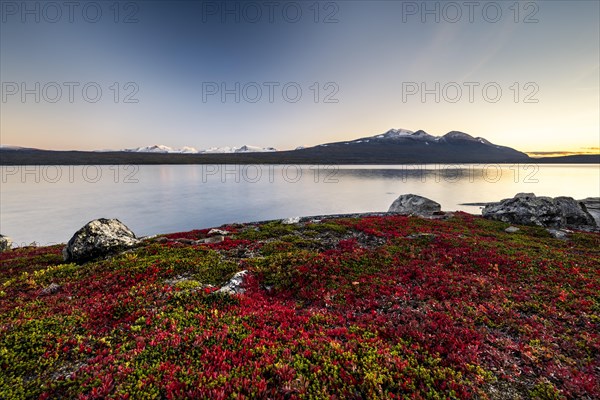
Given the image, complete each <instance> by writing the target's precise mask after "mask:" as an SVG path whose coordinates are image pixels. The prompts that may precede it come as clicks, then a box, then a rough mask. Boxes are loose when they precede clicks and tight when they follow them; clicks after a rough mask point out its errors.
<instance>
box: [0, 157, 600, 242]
mask: <svg viewBox="0 0 600 400" xmlns="http://www.w3.org/2000/svg"><path fill="white" fill-rule="evenodd" d="M0 172H1V174H2V176H1V179H2V181H1V182H2V185H1V191H0V217H1V218H0V232H1V233H2V234H5V235H8V236H11V237H12V238H13V239H14V241H15V243H19V244H28V243H30V242H32V241H37V242H38V243H40V244H47V243H53V242H64V241H66V240H68V239H69V237H70V236H71V235H72V234H73V232H75V231H76V230H77V229H78V228H80V227H81V226H82V225H83V224H85V223H86V222H88V221H90V220H92V219H94V218H99V217H114V218H119V219H121V220H122V221H123V222H124V223H125V224H126V225H128V226H129V227H130V228H131V229H133V230H134V232H136V233H137V234H138V235H149V234H155V233H166V232H174V231H183V230H190V229H196V228H201V227H210V226H218V225H221V224H224V223H229V222H235V221H239V222H249V221H254V220H265V219H275V218H286V217H290V216H296V215H320V214H334V213H354V212H369V211H386V210H387V209H388V207H389V205H390V204H391V203H392V202H393V200H394V199H395V198H396V197H397V196H399V195H400V194H403V193H415V194H419V195H422V196H425V197H429V198H431V199H434V200H436V201H437V202H439V203H440V204H442V208H443V209H445V210H463V211H467V212H472V213H478V212H479V211H480V208H479V207H477V206H466V205H462V204H463V203H472V202H488V201H497V200H499V199H502V198H506V197H512V196H513V195H514V194H515V193H518V192H534V193H536V194H538V195H548V196H560V195H567V196H572V197H575V198H585V197H598V196H600V169H599V166H598V165H540V166H539V167H538V166H535V165H525V164H521V165H498V164H490V165H475V164H473V165H471V164H463V165H407V166H398V165H383V166H375V165H366V166H325V165H319V166H316V165H313V166H298V165H288V166H269V165H246V166H234V165H228V166H223V165H221V166H219V165H146V166H83V167H81V166H62V167H61V168H60V171H59V169H57V167H45V166H35V167H34V166H28V167H0Z"/></svg>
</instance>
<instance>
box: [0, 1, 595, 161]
mask: <svg viewBox="0 0 600 400" xmlns="http://www.w3.org/2000/svg"><path fill="white" fill-rule="evenodd" d="M1 3H2V7H1V8H0V11H1V12H2V14H1V19H0V21H1V29H0V78H1V81H2V84H3V93H2V95H3V98H2V102H1V103H0V107H1V121H0V128H1V131H0V133H1V136H0V143H1V144H4V145H20V146H28V147H39V148H48V149H83V150H92V149H121V148H128V147H137V146H143V145H151V144H165V145H168V146H172V147H181V146H193V147H196V148H199V149H200V148H208V147H212V146H240V145H242V144H250V145H258V146H274V147H276V148H279V149H289V148H295V147H296V146H300V145H315V144H319V143H325V142H332V141H338V140H346V139H354V138H358V137H363V136H370V135H375V134H378V133H381V132H384V131H386V130H388V129H390V128H406V129H411V130H417V129H424V130H426V131H427V132H429V133H431V134H434V135H442V134H444V133H446V132H448V131H450V130H460V131H464V132H467V133H470V134H472V135H474V136H483V137H486V138H487V139H489V140H491V141H492V142H495V143H499V144H504V145H508V146H511V147H515V148H517V149H519V150H524V151H573V152H578V151H586V150H589V149H590V148H596V150H595V151H598V147H600V111H599V110H600V85H599V80H600V70H599V65H600V60H599V58H600V27H599V21H600V2H598V1H595V0H593V1H536V2H531V1H526V2H519V3H516V2H514V1H497V2H487V1H482V2H477V4H478V5H477V6H475V7H474V9H473V11H474V12H473V21H470V20H469V8H468V7H467V6H465V5H464V3H465V2H462V1H460V2H457V3H454V4H458V6H459V9H460V11H461V12H462V17H460V18H458V20H457V21H456V22H452V20H453V19H456V18H455V17H456V8H446V9H444V7H445V4H446V2H435V1H428V2H401V1H379V2H378V1H337V2H319V3H317V5H316V6H315V1H296V2H289V1H277V2H273V3H277V5H273V6H271V7H272V9H273V10H274V14H273V20H272V21H270V20H269V19H270V16H269V6H267V5H266V4H265V2H251V3H253V6H244V4H245V3H244V2H242V3H240V2H227V6H228V7H229V8H230V9H233V10H235V9H237V10H239V13H238V15H239V18H240V21H239V22H236V21H235V19H236V16H238V15H236V12H235V11H234V13H233V14H226V15H224V16H223V15H221V14H219V15H212V14H209V13H208V12H207V11H208V10H213V9H217V13H218V12H219V11H222V10H223V7H225V5H224V2H220V1H216V2H214V1H209V2H201V1H180V2H177V1H171V2H162V1H143V2H127V1H122V2H118V3H116V4H117V6H118V7H117V8H118V9H119V11H120V12H119V15H118V17H117V20H118V21H119V22H118V23H115V14H114V10H115V9H114V8H111V7H114V4H115V2H113V1H98V2H95V3H94V2H91V3H93V4H91V5H89V6H87V7H88V8H86V10H87V12H88V14H86V16H87V17H88V18H89V19H93V18H94V12H95V10H96V9H97V8H99V9H100V10H101V11H102V16H101V17H99V20H98V22H96V23H91V22H89V21H88V20H86V19H85V18H84V15H83V8H84V7H86V4H87V3H90V2H83V1H82V2H77V4H78V6H77V7H76V8H75V9H74V14H73V21H72V22H71V21H69V15H68V8H66V6H64V5H63V2H62V1H59V2H57V3H55V4H58V5H59V7H60V8H61V12H62V16H61V17H60V18H59V17H57V14H56V10H55V9H54V8H52V7H50V8H44V7H47V6H46V5H45V4H46V3H44V2H25V3H26V7H28V9H31V10H36V7H37V8H38V9H39V17H40V21H39V22H36V21H35V18H36V15H35V12H36V11H34V14H25V15H23V14H22V12H23V11H24V10H23V9H22V8H23V7H24V6H23V4H25V3H23V2H20V1H19V2H11V1H4V0H2V2H1ZM246 3H248V2H246ZM288 3H293V4H291V5H287V4H288ZM490 3H493V4H490ZM15 7H16V8H17V9H16V10H15ZM243 7H250V8H246V9H245V10H246V14H244V12H243ZM284 7H288V8H286V10H287V11H288V14H286V15H287V17H288V18H287V19H286V17H285V15H283V10H284ZM436 7H439V9H440V20H439V22H436V20H435V15H433V14H428V15H425V17H426V20H425V22H423V21H422V15H421V12H423V11H425V10H426V9H430V10H434V9H435V8H436ZM486 7H487V8H486ZM316 8H318V9H319V15H318V20H319V22H315V20H314V19H315V9H316ZM484 8H485V9H486V12H484ZM256 9H260V10H261V12H262V17H261V18H260V20H259V21H258V22H252V21H251V20H249V19H251V18H253V17H254V11H255V10H256ZM297 9H300V10H301V11H302V16H301V17H300V18H299V20H298V22H295V23H293V22H291V21H290V19H292V18H294V14H295V11H296V10H297ZM498 9H499V10H501V12H502V15H501V16H500V18H499V19H498V21H497V22H491V20H493V19H494V18H495V16H496V11H497V10H498ZM415 10H416V15H413V14H412V12H413V11H415ZM516 10H518V11H519V13H518V15H515V11H516ZM130 13H134V15H133V17H134V18H135V19H136V20H137V22H134V23H123V19H124V18H125V17H126V16H127V15H129V14H130ZM331 14H333V16H332V18H333V19H335V20H337V22H334V23H324V21H323V20H324V19H325V18H326V17H327V16H328V15H331ZM223 18H224V20H223ZM53 19H55V20H57V21H56V22H51V21H50V20H53ZM525 20H528V21H529V23H526V22H525ZM534 20H537V22H535V21H534ZM36 82H40V87H43V86H44V85H45V84H47V83H49V82H57V83H58V84H60V85H63V83H64V82H78V83H80V86H79V87H78V88H76V89H75V92H74V95H75V97H74V101H73V103H71V102H69V100H68V91H67V88H66V86H64V85H63V93H62V97H61V98H60V99H59V100H58V101H57V102H56V103H51V102H49V101H47V100H46V98H45V97H44V96H43V94H42V93H40V102H39V103H36V102H35V99H34V95H33V94H30V95H27V96H26V97H25V101H22V98H21V96H20V94H21V93H16V94H14V95H11V94H9V93H8V90H9V89H11V88H14V86H12V84H13V83H17V84H18V85H21V84H22V83H25V85H26V86H27V87H29V88H34V87H35V86H34V85H35V83H36ZM88 82H95V83H97V84H98V85H99V86H100V87H101V89H102V90H103V93H102V97H101V98H100V100H99V101H98V102H97V103H90V102H87V101H85V99H83V97H82V93H81V87H82V86H83V85H84V84H85V83H88ZM114 82H118V83H119V87H120V93H119V95H120V97H119V99H118V102H117V103H115V102H114V98H113V95H114V92H113V91H112V90H111V89H110V86H111V85H112V84H113V83H114ZM127 82H134V83H135V85H137V87H138V88H139V92H138V93H137V94H136V95H135V96H134V98H136V99H138V100H139V101H138V102H137V103H125V102H124V101H123V100H124V96H125V94H126V93H128V92H129V91H130V90H125V89H126V88H125V87H124V85H125V84H126V83H127ZM206 82H216V83H217V84H221V83H225V84H226V85H227V86H228V87H234V85H235V82H240V84H241V85H242V86H243V85H244V84H246V83H249V82H257V83H259V84H261V85H262V84H263V83H264V82H278V83H280V86H279V87H277V88H275V97H274V101H273V102H272V103H271V102H269V99H268V91H267V88H266V87H265V86H263V89H264V90H263V95H262V98H261V99H260V100H259V101H258V102H256V103H250V102H247V101H244V98H243V96H242V98H241V101H240V102H239V103H236V102H235V101H234V96H233V95H228V96H227V97H226V101H225V102H222V101H221V99H220V96H219V95H215V96H209V97H208V98H207V101H203V83H206ZM288 82H295V83H296V84H297V85H299V86H300V88H301V89H302V91H303V95H302V97H301V99H300V100H299V101H298V102H296V103H291V102H288V101H286V100H285V99H284V97H283V95H282V93H281V88H282V86H283V85H284V84H285V83H288ZM315 82H318V85H319V86H320V93H319V95H320V97H319V99H318V100H319V101H317V102H315V101H314V98H313V95H314V92H313V91H312V90H311V86H312V85H313V84H314V83H315ZM328 82H333V83H334V84H335V86H336V87H337V88H338V89H339V91H338V92H337V94H335V96H334V98H335V99H337V100H338V102H337V103H326V102H324V101H323V100H324V96H325V94H327V93H328V92H330V91H331V88H332V87H334V86H329V87H328V88H325V85H326V84H327V83H328ZM411 82H415V83H416V84H417V85H421V83H423V84H425V85H426V87H428V88H434V87H435V84H436V82H439V84H440V87H441V88H442V87H443V86H444V85H446V84H448V83H450V82H456V83H457V84H458V85H459V86H460V87H461V89H462V92H463V93H462V94H463V96H462V97H461V98H460V99H459V100H458V101H456V102H454V103H452V102H450V101H446V100H445V99H444V97H443V93H442V97H441V98H440V101H439V103H438V102H436V101H435V98H434V95H433V94H430V95H427V96H426V97H425V101H424V102H423V101H422V100H421V96H420V93H419V94H417V95H410V96H409V95H406V93H404V96H403V89H406V87H407V84H410V83H411ZM465 82H477V83H478V84H479V86H478V87H475V91H474V98H473V102H470V101H469V96H468V86H465V85H464V83H465ZM515 82H517V86H514V84H515ZM487 83H495V85H497V86H499V87H500V88H501V90H502V96H501V97H500V99H499V100H498V101H497V102H496V103H492V102H491V101H488V100H486V99H485V98H484V96H483V93H482V87H483V85H485V84H487ZM527 83H530V85H529V86H526V84H527ZM312 87H313V88H314V86H312ZM516 87H519V94H518V98H517V99H516V100H517V101H516V102H515V98H514V96H515V89H516ZM130 88H131V87H130ZM447 88H448V89H449V91H448V92H447V93H446V94H447V95H448V96H449V97H454V96H455V91H454V89H452V88H450V86H447ZM511 88H512V89H511ZM534 89H535V90H536V91H537V92H536V93H535V94H534V95H533V97H532V99H534V100H537V103H528V102H526V101H525V100H526V95H528V94H531V93H532V92H533V91H534ZM19 90H20V89H19ZM40 92H41V90H40ZM48 93H49V95H48V96H49V97H53V96H54V94H53V93H54V92H53V91H50V92H48ZM289 93H292V94H293V91H290V92H289ZM488 93H491V96H493V95H494V91H493V90H490V91H489V92H488ZM248 96H250V97H253V96H254V91H250V92H248ZM403 97H404V98H403Z"/></svg>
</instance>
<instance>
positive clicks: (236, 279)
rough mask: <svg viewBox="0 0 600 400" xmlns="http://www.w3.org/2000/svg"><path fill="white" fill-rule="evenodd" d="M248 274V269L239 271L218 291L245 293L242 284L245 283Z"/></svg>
mask: <svg viewBox="0 0 600 400" xmlns="http://www.w3.org/2000/svg"><path fill="white" fill-rule="evenodd" d="M247 274H248V271H246V270H244V271H240V272H238V273H237V274H235V275H234V276H233V277H232V278H231V279H230V280H229V282H227V283H226V284H225V285H223V287H221V288H220V289H219V290H217V293H225V294H237V293H244V292H245V290H244V289H243V288H242V285H243V284H244V281H245V279H246V275H247Z"/></svg>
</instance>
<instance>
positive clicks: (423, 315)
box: [0, 213, 600, 399]
mask: <svg viewBox="0 0 600 400" xmlns="http://www.w3.org/2000/svg"><path fill="white" fill-rule="evenodd" d="M507 226H508V225H507V224H504V223H501V222H492V221H487V220H484V219H482V218H480V217H475V216H471V215H467V214H463V213H457V214H456V215H455V216H453V217H451V218H448V219H446V220H429V219H423V218H417V217H406V216H397V215H389V216H380V217H361V218H331V219H326V220H322V221H314V222H306V223H299V224H293V225H284V224H281V223H279V222H271V223H263V224H246V225H231V226H227V227H224V228H223V229H226V230H228V231H229V232H230V233H229V235H228V236H226V238H225V240H224V241H222V242H220V243H214V244H190V242H192V241H191V240H189V239H192V240H195V239H201V238H203V237H205V236H206V233H207V230H197V231H192V232H187V233H175V234H170V235H167V236H168V240H165V239H163V240H161V241H157V240H156V239H149V240H146V241H144V242H143V244H142V245H141V246H140V247H138V248H136V249H135V250H133V251H128V252H125V253H122V254H120V255H117V256H114V257H111V258H107V259H104V260H98V261H95V262H90V263H87V264H84V265H76V264H64V263H63V261H62V257H61V247H60V246H52V247H41V248H32V247H31V248H20V249H15V250H11V251H7V252H4V253H1V254H0V398H2V399H13V398H14V399H18V398H40V399H49V398H80V399H104V398H119V399H127V398H131V399H139V398H165V399H184V398H210V399H233V398H236V399H242V398H259V399H260V398H264V399H267V398H270V399H278V398H281V399H296V398H298V399H300V398H309V399H321V398H331V399H366V398H368V399H397V398H411V399H446V398H461V399H462V398H476V399H485V398H489V399H501V398H506V399H513V398H531V397H534V398H557V399H562V398H577V399H581V398H584V399H585V398H587V399H593V398H599V397H600V334H599V332H600V296H599V293H600V270H599V267H600V262H599V261H600V234H597V233H583V232H575V233H572V234H571V236H570V238H569V240H558V239H554V238H552V237H551V236H550V235H549V234H548V233H547V232H546V231H545V230H544V229H542V228H536V227H521V230H520V231H519V232H517V233H511V234H509V233H506V232H504V229H505V228H506V227H507ZM178 238H181V239H187V240H182V241H181V242H178V241H177V239H178ZM241 270H247V271H249V273H248V274H247V279H246V281H245V283H244V287H245V292H244V293H242V294H234V295H228V294H221V293H216V289H217V288H218V287H219V286H220V285H223V284H224V283H225V282H227V281H228V279H229V278H231V276H233V275H234V274H235V273H236V272H238V271H241Z"/></svg>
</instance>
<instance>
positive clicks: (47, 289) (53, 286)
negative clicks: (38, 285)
mask: <svg viewBox="0 0 600 400" xmlns="http://www.w3.org/2000/svg"><path fill="white" fill-rule="evenodd" d="M60 288H61V286H60V285H58V284H56V283H51V284H50V285H48V286H46V287H45V288H44V289H42V291H41V293H40V294H41V295H42V296H47V295H49V294H54V293H56V292H58V291H59V290H60Z"/></svg>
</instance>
